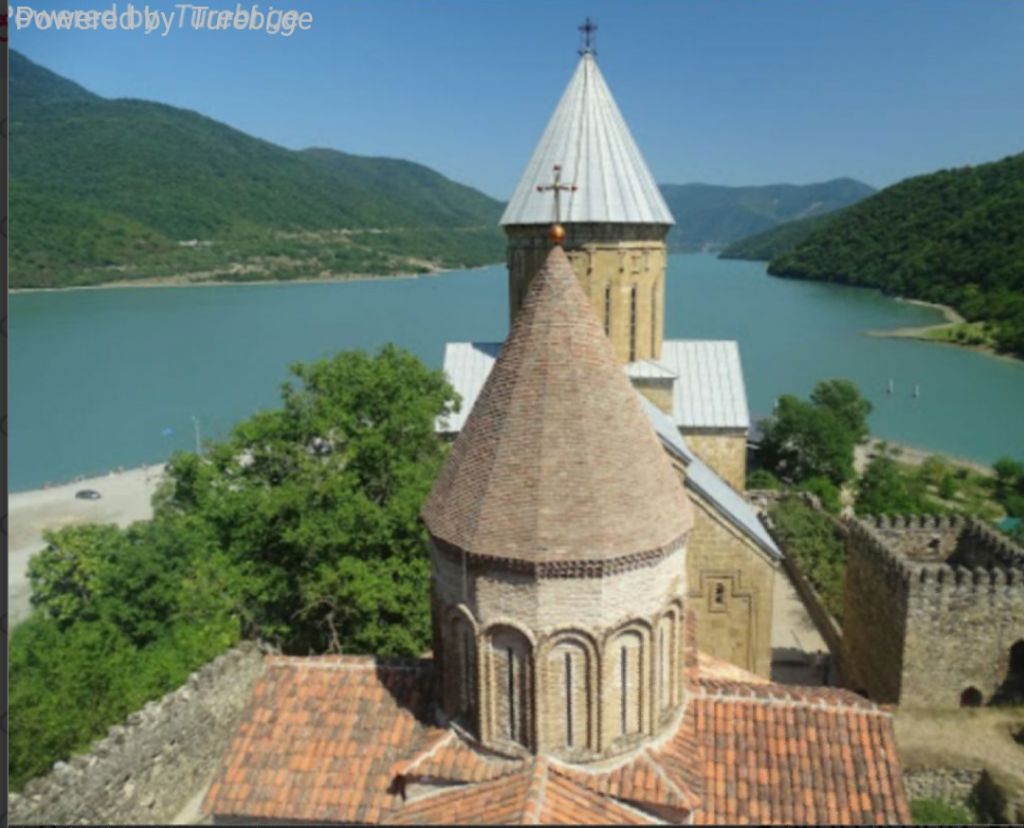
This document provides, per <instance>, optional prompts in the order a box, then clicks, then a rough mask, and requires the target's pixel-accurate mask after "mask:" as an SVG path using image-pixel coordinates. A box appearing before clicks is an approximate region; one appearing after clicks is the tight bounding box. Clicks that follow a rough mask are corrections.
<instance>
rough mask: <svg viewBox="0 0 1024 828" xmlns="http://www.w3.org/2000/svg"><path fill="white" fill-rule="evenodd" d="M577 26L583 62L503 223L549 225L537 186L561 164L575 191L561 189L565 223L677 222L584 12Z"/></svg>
mask: <svg viewBox="0 0 1024 828" xmlns="http://www.w3.org/2000/svg"><path fill="white" fill-rule="evenodd" d="M579 28H580V33H581V35H582V42H581V45H582V48H581V49H580V62H579V64H578V65H577V67H576V71H575V72H574V73H573V76H572V79H571V80H570V81H569V85H568V86H567V87H566V89H565V92H564V93H563V94H562V99H561V100H560V101H559V102H558V106H557V107H556V108H555V112H554V114H553V115H552V116H551V120H550V121H548V125H547V127H546V128H545V130H544V134H543V135H542V136H541V139H540V141H539V142H538V144H537V147H536V149H534V151H533V156H532V157H531V158H530V161H529V163H528V164H527V165H526V170H525V171H524V172H523V177H522V178H521V179H519V184H518V185H516V189H515V192H514V193H513V194H512V198H511V199H510V200H509V203H508V206H507V207H506V208H505V212H504V214H502V217H501V222H500V223H501V224H502V225H503V226H507V225H510V224H550V223H551V200H550V198H549V197H547V192H546V191H544V190H538V187H542V186H545V185H548V184H549V179H548V176H549V175H550V173H551V168H552V167H554V166H556V165H557V166H559V167H560V168H561V170H562V174H563V175H564V176H565V177H566V179H567V180H569V181H571V182H573V184H575V185H576V186H577V187H578V188H579V191H578V192H575V191H570V192H567V193H565V194H564V196H565V197H564V198H562V200H561V203H560V205H559V206H560V210H561V214H560V215H559V217H558V218H559V220H560V221H561V222H562V223H564V224H578V223H585V222H587V223H620V224H661V225H668V224H674V223H675V221H674V219H673V218H672V213H671V212H669V209H668V205H666V204H665V200H664V199H663V198H662V196H661V191H660V190H659V189H658V185H657V184H656V183H655V181H654V177H653V176H652V175H651V172H650V170H648V169H647V165H646V164H645V163H644V159H643V156H642V155H641V154H640V150H639V149H638V148H637V146H636V142H635V141H634V140H633V136H632V135H630V132H629V127H628V126H626V122H625V120H624V119H623V117H622V114H621V113H620V112H619V108H618V107H617V106H616V105H615V100H614V99H613V98H612V93H611V91H609V89H608V85H607V84H606V83H605V82H604V78H603V77H602V76H601V71H600V70H599V69H598V68H597V60H596V58H595V56H594V55H595V51H594V37H593V35H594V32H595V31H596V29H597V26H595V25H594V24H593V23H591V22H590V20H589V18H588V20H587V22H586V23H584V24H583V25H582V26H580V27H579Z"/></svg>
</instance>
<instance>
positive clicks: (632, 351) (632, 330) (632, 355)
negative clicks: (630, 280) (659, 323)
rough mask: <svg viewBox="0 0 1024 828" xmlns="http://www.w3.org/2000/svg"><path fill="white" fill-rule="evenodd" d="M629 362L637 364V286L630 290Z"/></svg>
mask: <svg viewBox="0 0 1024 828" xmlns="http://www.w3.org/2000/svg"><path fill="white" fill-rule="evenodd" d="M629 361H630V362H636V285H633V287H631V288H630V289H629Z"/></svg>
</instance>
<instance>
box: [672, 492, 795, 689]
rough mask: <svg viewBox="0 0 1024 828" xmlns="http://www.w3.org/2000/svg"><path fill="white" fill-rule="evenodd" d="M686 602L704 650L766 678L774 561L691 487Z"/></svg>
mask: <svg viewBox="0 0 1024 828" xmlns="http://www.w3.org/2000/svg"><path fill="white" fill-rule="evenodd" d="M690 498H691V502H692V503H693V506H694V509H693V514H694V525H693V534H692V535H691V538H690V543H689V544H688V548H687V561H686V569H687V587H688V590H687V602H686V605H687V607H688V608H689V609H690V610H691V611H692V612H693V613H694V615H695V616H696V619H697V640H698V642H699V643H700V648H701V650H702V651H703V652H706V653H708V654H709V655H713V656H715V657H716V658H720V659H723V660H725V661H728V662H730V663H731V664H735V665H737V666H739V667H742V668H744V669H745V670H749V671H750V672H752V673H756V674H758V675H760V676H764V677H765V678H767V677H768V676H770V675H771V661H772V640H771V633H772V597H773V586H774V579H775V571H776V569H777V564H775V563H774V562H773V561H771V560H770V559H769V558H768V557H767V556H766V555H765V554H764V553H763V552H762V551H761V550H759V549H758V548H757V547H756V546H755V545H754V544H753V543H752V542H751V541H750V540H748V539H747V538H746V537H745V536H744V535H743V534H741V533H740V532H739V531H737V530H736V529H735V528H734V527H733V526H731V525H730V524H729V523H728V522H727V521H726V520H725V519H724V518H723V517H722V516H721V515H720V514H719V513H718V512H717V511H715V510H714V509H712V508H711V507H710V506H709V505H708V504H707V503H705V502H704V501H703V500H702V499H701V498H700V496H699V495H696V494H694V493H693V492H690Z"/></svg>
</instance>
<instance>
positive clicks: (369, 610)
mask: <svg viewBox="0 0 1024 828" xmlns="http://www.w3.org/2000/svg"><path fill="white" fill-rule="evenodd" d="M292 373H293V374H294V376H295V377H296V378H297V379H298V380H299V382H300V383H301V385H300V386H299V387H295V386H293V385H292V384H290V383H286V384H285V385H284V387H283V391H282V397H283V406H282V407H281V408H280V409H277V410H273V411H264V412H260V413H258V414H256V415H254V416H252V417H250V418H249V419H248V420H245V421H244V422H242V423H239V424H238V425H237V426H236V427H235V428H234V430H233V431H232V433H231V436H230V437H229V438H228V439H227V440H225V441H224V442H222V443H219V444H215V445H212V446H210V448H209V450H208V451H207V455H206V457H205V458H202V459H200V458H198V457H196V456H195V455H193V454H179V455H176V456H175V457H174V458H172V460H171V462H170V464H169V466H168V476H169V479H170V483H169V485H168V486H167V487H166V488H165V490H163V491H162V492H160V493H159V495H158V501H157V502H158V514H159V515H161V516H163V515H167V514H182V515H186V514H187V515H192V516H194V517H196V518H198V519H200V520H202V521H204V522H205V523H206V524H207V525H208V526H209V529H210V532H211V535H212V537H214V538H215V539H216V545H217V547H218V548H219V549H220V550H221V551H222V552H223V555H224V567H225V577H226V579H227V581H228V582H229V583H230V590H229V591H230V594H231V596H232V598H231V600H232V601H233V602H235V609H236V610H237V612H238V613H239V615H240V616H241V618H242V622H243V628H244V630H245V631H246V632H247V634H257V635H260V636H262V637H264V638H266V639H268V640H270V641H273V642H275V643H276V644H278V645H279V646H281V647H282V648H284V649H285V650H287V651H290V652H301V653H305V652H309V651H316V652H323V651H339V650H345V651H349V652H379V653H383V654H416V653H419V652H422V650H423V649H424V648H425V647H426V646H427V645H428V642H429V604H428V593H429V589H428V577H429V566H428V562H427V557H426V535H425V530H424V528H423V527H422V525H421V523H420V521H419V510H420V507H421V505H422V503H423V500H424V498H425V497H426V494H427V492H428V491H429V490H430V487H431V486H432V485H433V482H434V479H435V477H436V476H437V473H438V471H439V470H440V467H441V464H442V462H443V459H444V456H445V446H444V444H443V442H442V441H441V440H440V438H439V437H438V436H437V435H436V433H435V431H434V421H435V418H436V417H438V416H439V415H444V414H446V413H448V412H450V411H451V410H453V408H454V405H455V401H454V392H453V391H452V389H451V387H450V386H449V385H448V383H447V381H446V380H445V378H444V375H443V374H442V373H441V372H440V371H431V370H428V369H426V368H425V367H424V366H423V364H422V363H421V362H419V360H417V359H416V358H415V357H413V356H412V355H411V354H409V353H407V352H404V351H401V350H399V349H397V348H395V347H393V346H386V347H385V348H383V349H382V350H381V351H380V352H379V353H378V354H377V355H376V356H373V357H371V356H368V355H366V354H364V353H362V352H348V353H343V354H339V355H338V356H337V357H335V358H333V359H328V360H323V361H320V362H316V363H313V364H309V365H295V366H293V367H292Z"/></svg>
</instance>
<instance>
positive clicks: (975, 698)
mask: <svg viewBox="0 0 1024 828" xmlns="http://www.w3.org/2000/svg"><path fill="white" fill-rule="evenodd" d="M983 700H984V699H983V698H982V695H981V691H980V690H979V689H978V688H977V687H968V688H967V689H966V690H964V692H963V693H961V694H960V706H961V707H981V703H982V701H983Z"/></svg>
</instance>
